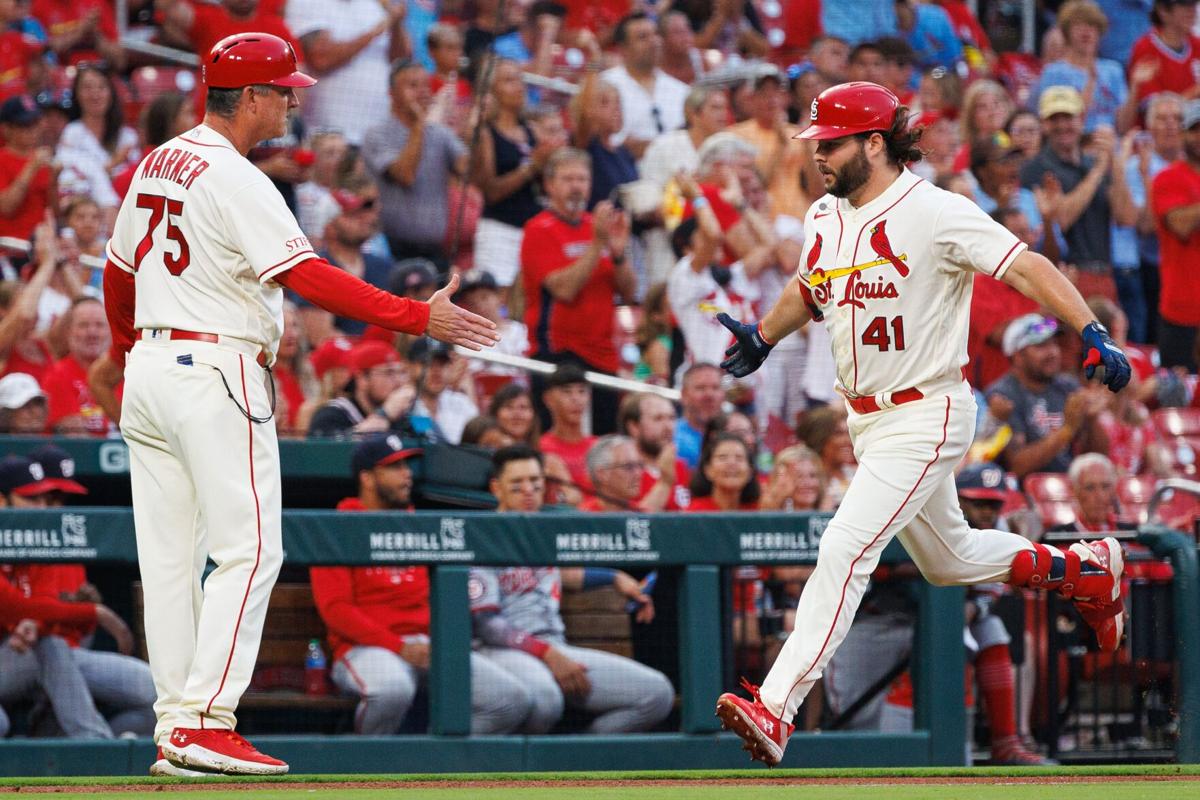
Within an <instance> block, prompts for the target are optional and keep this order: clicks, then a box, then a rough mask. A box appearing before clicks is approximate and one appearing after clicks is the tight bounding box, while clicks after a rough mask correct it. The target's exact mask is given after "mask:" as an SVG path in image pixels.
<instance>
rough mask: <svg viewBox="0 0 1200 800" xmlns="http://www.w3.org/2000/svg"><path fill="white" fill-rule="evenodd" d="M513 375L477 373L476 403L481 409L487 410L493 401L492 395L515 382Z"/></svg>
mask: <svg viewBox="0 0 1200 800" xmlns="http://www.w3.org/2000/svg"><path fill="white" fill-rule="evenodd" d="M513 380H514V379H513V376H512V375H506V374H499V373H495V372H477V373H475V401H476V404H477V405H478V406H479V408H480V409H481V410H482V409H485V408H487V407H488V403H490V402H491V400H492V395H494V394H495V393H496V392H498V391H500V389H502V388H503V387H505V386H507V385H508V384H510V383H512V382H513Z"/></svg>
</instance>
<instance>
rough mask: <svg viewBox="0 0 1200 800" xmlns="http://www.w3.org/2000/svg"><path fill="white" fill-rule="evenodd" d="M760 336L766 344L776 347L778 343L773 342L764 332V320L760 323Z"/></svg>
mask: <svg viewBox="0 0 1200 800" xmlns="http://www.w3.org/2000/svg"><path fill="white" fill-rule="evenodd" d="M758 338H760V339H762V340H763V343H764V344H766V345H767V346H768V347H774V346H775V344H776V343H775V342H772V341H771V340H770V339H768V338H767V335H766V334H765V333H763V326H762V322H759V323H758Z"/></svg>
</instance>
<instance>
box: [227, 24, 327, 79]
mask: <svg viewBox="0 0 1200 800" xmlns="http://www.w3.org/2000/svg"><path fill="white" fill-rule="evenodd" d="M203 79H204V84H205V85H206V86H208V87H209V88H211V89H239V88H241V87H243V86H255V85H260V84H269V85H271V86H288V87H301V86H312V85H313V84H314V83H316V82H317V81H316V79H314V78H310V77H309V76H307V75H305V74H304V73H303V72H300V70H299V69H298V68H297V64H296V51H295V50H293V49H292V46H291V45H290V44H288V43H287V42H285V41H284V40H283V39H280V38H279V37H278V36H275V35H273V34H270V33H235V34H233V35H232V36H226V37H225V38H224V39H222V40H221V41H219V42H217V43H216V44H215V45H213V49H212V50H211V51H209V54H208V58H207V59H206V60H205V62H204V64H203Z"/></svg>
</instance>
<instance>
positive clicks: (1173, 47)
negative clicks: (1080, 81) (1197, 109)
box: [1127, 0, 1200, 103]
mask: <svg viewBox="0 0 1200 800" xmlns="http://www.w3.org/2000/svg"><path fill="white" fill-rule="evenodd" d="M1150 18H1151V19H1152V20H1153V21H1154V27H1153V28H1151V29H1150V30H1149V31H1147V32H1146V33H1145V34H1143V35H1142V38H1140V39H1138V40H1137V41H1136V42H1134V45H1133V50H1132V51H1131V52H1130V54H1129V66H1128V73H1127V77H1128V79H1129V90H1130V91H1131V92H1132V93H1133V95H1134V96H1135V97H1136V98H1137V101H1138V103H1141V102H1142V101H1144V100H1146V99H1147V98H1149V97H1151V96H1153V95H1156V94H1158V93H1159V92H1174V93H1175V94H1178V95H1182V96H1183V97H1184V98H1185V99H1188V100H1190V99H1192V98H1194V97H1195V96H1196V95H1197V94H1200V88H1198V87H1200V81H1198V78H1200V38H1197V37H1196V36H1194V35H1192V28H1193V27H1194V26H1195V24H1196V3H1195V0H1155V2H1154V9H1153V10H1152V11H1151V12H1150Z"/></svg>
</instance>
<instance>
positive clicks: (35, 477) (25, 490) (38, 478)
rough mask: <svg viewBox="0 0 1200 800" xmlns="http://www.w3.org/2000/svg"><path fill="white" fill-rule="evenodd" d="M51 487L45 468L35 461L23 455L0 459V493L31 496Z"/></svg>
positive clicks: (46, 490)
mask: <svg viewBox="0 0 1200 800" xmlns="http://www.w3.org/2000/svg"><path fill="white" fill-rule="evenodd" d="M53 488H55V487H53V486H51V485H50V482H49V481H47V480H46V472H45V470H43V469H42V466H41V465H40V464H38V463H37V462H36V461H31V460H30V459H28V458H25V457H24V456H5V457H4V458H3V459H0V493H2V494H16V495H20V496H21V497H32V496H34V495H38V494H42V493H43V492H48V491H50V490H51V489H53Z"/></svg>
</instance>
